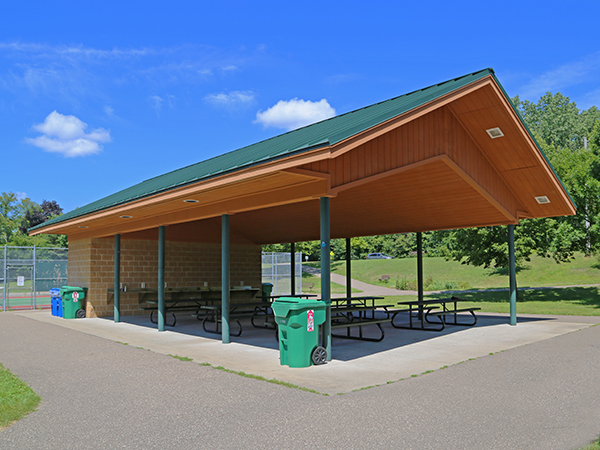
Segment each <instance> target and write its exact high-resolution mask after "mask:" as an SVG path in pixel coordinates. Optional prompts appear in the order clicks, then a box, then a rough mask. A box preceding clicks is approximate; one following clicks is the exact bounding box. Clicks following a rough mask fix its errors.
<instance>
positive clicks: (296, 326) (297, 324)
mask: <svg viewBox="0 0 600 450" xmlns="http://www.w3.org/2000/svg"><path fill="white" fill-rule="evenodd" d="M271 306H272V308H273V313H274V315H275V322H276V323H277V325H278V327H279V331H278V333H279V360H280V362H281V365H282V366H285V365H287V366H290V367H309V366H310V365H311V364H324V363H325V362H326V360H327V352H326V350H325V349H324V348H323V347H320V346H319V325H321V324H322V323H323V322H325V314H326V304H325V303H324V302H321V301H318V300H308V299H303V298H296V297H282V298H279V299H277V300H275V301H274V302H273V303H272V304H271Z"/></svg>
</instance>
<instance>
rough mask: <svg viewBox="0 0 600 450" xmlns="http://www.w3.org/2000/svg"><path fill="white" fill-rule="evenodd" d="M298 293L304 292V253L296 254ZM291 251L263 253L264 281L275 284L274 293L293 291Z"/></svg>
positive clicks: (284, 293) (283, 293)
mask: <svg viewBox="0 0 600 450" xmlns="http://www.w3.org/2000/svg"><path fill="white" fill-rule="evenodd" d="M294 259H295V267H296V277H295V280H296V294H301V293H302V253H296V254H295V258H294ZM291 261H292V255H291V253H275V252H273V253H266V252H265V253H263V254H262V282H263V283H271V284H272V285H273V292H272V295H286V294H290V293H291V292H292V265H291Z"/></svg>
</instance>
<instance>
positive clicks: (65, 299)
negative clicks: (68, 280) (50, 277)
mask: <svg viewBox="0 0 600 450" xmlns="http://www.w3.org/2000/svg"><path fill="white" fill-rule="evenodd" d="M86 293H87V288H82V287H73V286H63V287H61V288H60V296H61V297H62V304H63V317H64V318H65V319H82V318H84V317H85V309H84V307H83V305H84V303H83V300H84V299H85V295H86Z"/></svg>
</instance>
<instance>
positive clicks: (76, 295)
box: [73, 291, 79, 303]
mask: <svg viewBox="0 0 600 450" xmlns="http://www.w3.org/2000/svg"><path fill="white" fill-rule="evenodd" d="M78 300H79V292H77V291H75V292H73V303H77V301H78Z"/></svg>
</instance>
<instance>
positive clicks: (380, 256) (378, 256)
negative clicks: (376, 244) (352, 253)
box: [367, 253, 394, 259]
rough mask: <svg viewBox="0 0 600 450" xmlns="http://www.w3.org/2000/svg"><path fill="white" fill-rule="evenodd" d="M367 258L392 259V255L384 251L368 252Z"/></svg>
mask: <svg viewBox="0 0 600 450" xmlns="http://www.w3.org/2000/svg"><path fill="white" fill-rule="evenodd" d="M367 259H394V257H393V256H389V255H386V254H385V253H369V254H368V255H367Z"/></svg>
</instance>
